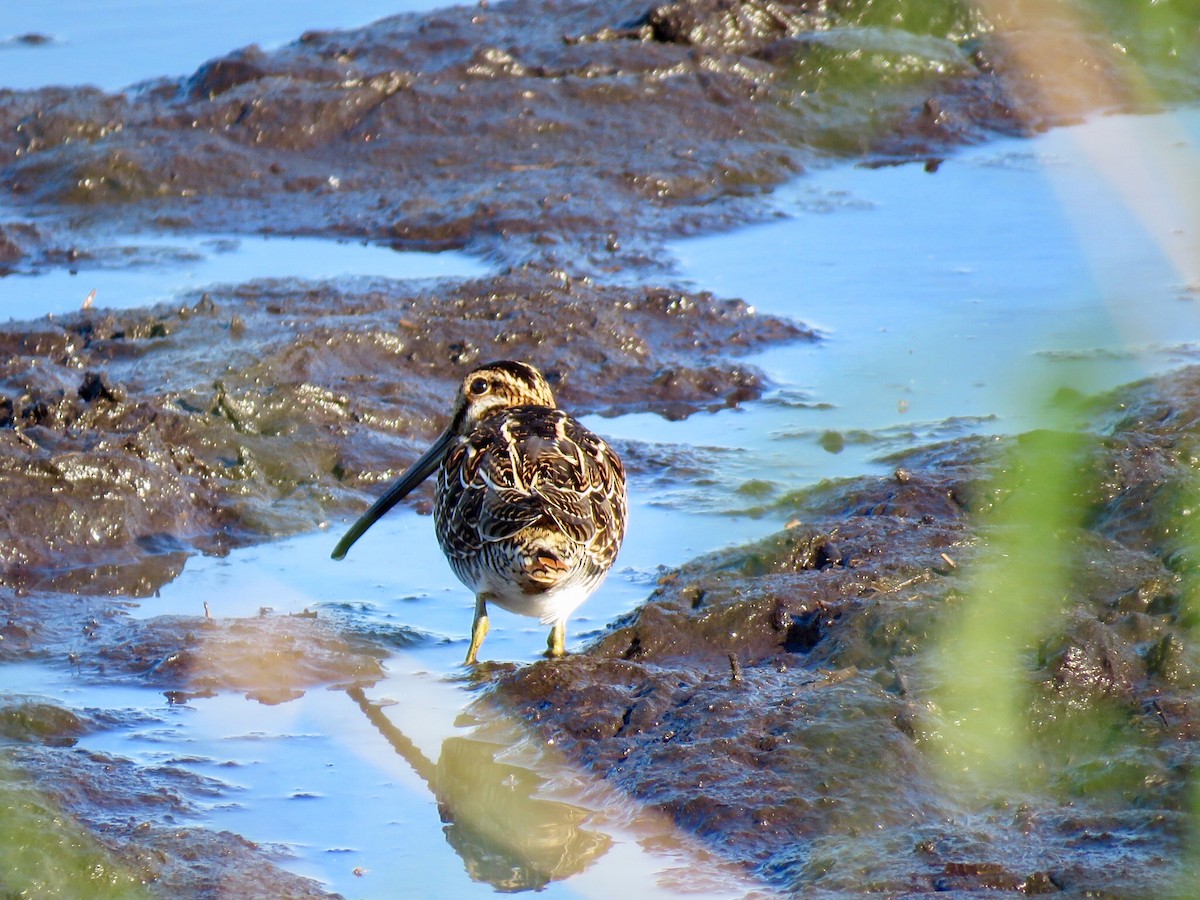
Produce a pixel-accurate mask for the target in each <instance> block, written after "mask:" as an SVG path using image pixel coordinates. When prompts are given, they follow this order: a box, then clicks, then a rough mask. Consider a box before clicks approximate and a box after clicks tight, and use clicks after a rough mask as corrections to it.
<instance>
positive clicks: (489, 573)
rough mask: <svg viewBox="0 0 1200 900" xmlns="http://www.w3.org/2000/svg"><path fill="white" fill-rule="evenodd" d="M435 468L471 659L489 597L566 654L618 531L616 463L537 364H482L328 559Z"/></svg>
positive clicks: (620, 475) (621, 515) (622, 501)
mask: <svg viewBox="0 0 1200 900" xmlns="http://www.w3.org/2000/svg"><path fill="white" fill-rule="evenodd" d="M435 469H437V473H438V477H437V489H436V491H435V495H434V507H433V518H434V522H435V524H436V526H437V538H438V543H439V544H441V545H442V551H443V552H444V553H445V554H446V558H447V559H448V560H449V561H450V567H451V568H452V569H453V570H454V574H455V575H457V576H458V578H459V580H460V581H462V583H463V584H465V585H466V586H467V587H469V588H471V590H473V591H474V592H475V621H474V624H473V625H472V627H471V646H470V648H469V649H468V650H467V660H466V661H467V663H468V664H470V663H474V662H475V657H476V654H477V653H478V652H479V646H480V644H482V643H483V639H484V637H485V636H486V635H487V632H488V615H487V604H488V602H489V601H490V602H494V603H496V604H498V605H500V606H502V607H503V608H504V609H507V610H509V611H510V612H515V613H520V614H521V615H525V616H537V617H538V618H539V619H541V620H542V623H543V624H545V625H551V626H552V628H551V630H550V639H549V641H548V642H547V647H548V653H549V655H550V656H562V654H563V652H564V642H565V640H566V622H567V617H568V616H570V614H571V613H572V612H573V611H574V610H575V608H576V607H578V606H579V604H581V603H582V602H583V601H584V600H586V599H587V598H588V597H589V596H590V595H591V593H592V592H593V591H594V590H596V588H597V587H599V586H600V582H602V581H603V580H604V576H605V575H606V574H607V573H608V570H609V567H610V566H612V563H613V559H615V558H616V555H617V550H618V549H619V548H620V546H621V539H622V538H623V537H624V535H625V518H626V496H625V470H624V468H623V467H622V466H621V460H620V459H619V458H618V457H617V455H616V454H615V453H614V452H613V451H612V448H611V447H609V446H608V444H606V443H605V442H604V441H603V440H601V439H600V438H598V437H597V436H596V435H594V434H592V433H591V432H590V431H588V430H587V429H586V428H584V427H583V426H582V425H580V424H579V423H578V422H576V421H575V420H574V419H572V418H571V417H570V416H568V415H567V414H566V413H565V412H563V411H562V410H560V409H558V408H556V407H555V405H554V397H553V395H552V394H551V393H550V386H549V385H548V384H547V383H546V379H545V378H543V377H542V374H541V372H539V371H538V370H537V369H535V368H534V367H533V366H529V365H526V364H525V363H520V362H511V361H503V362H494V363H489V364H488V365H485V366H480V367H479V368H477V369H475V370H474V371H473V372H471V373H470V374H469V375H467V377H466V378H464V379H463V382H462V385H461V386H460V387H459V390H458V396H457V397H456V399H455V402H454V414H453V416H452V417H451V419H450V425H449V427H447V428H446V430H445V431H444V432H443V433H442V435H441V436H440V437H439V438H438V439H437V440H436V441H434V442H433V446H432V447H430V448H429V449H428V450H426V451H425V454H424V455H423V456H422V457H421V458H420V459H418V460H417V461H416V462H415V463H414V464H413V465H412V467H411V468H410V469H409V470H408V471H407V472H405V473H404V474H403V475H401V476H400V478H399V479H398V480H397V481H396V483H395V484H393V485H392V486H391V487H390V488H388V490H387V492H386V493H384V495H383V496H382V497H380V498H379V499H378V500H376V501H375V503H374V504H373V505H372V506H371V508H370V509H368V510H367V511H366V512H365V513H363V515H362V517H361V518H360V519H359V520H358V521H357V522H355V523H354V524H353V525H352V526H351V527H350V530H349V531H347V532H346V534H345V536H344V537H343V538H342V539H341V541H340V542H338V545H337V547H336V548H334V551H333V558H334V559H341V558H342V557H343V556H345V555H346V551H347V550H349V549H350V546H351V545H352V544H353V543H354V542H355V541H357V540H358V539H359V538H360V537H362V535H363V532H365V531H366V530H367V529H368V528H370V527H371V526H372V525H373V524H374V523H375V521H376V520H377V519H379V517H380V516H382V515H383V514H384V513H385V512H387V511H388V510H389V509H391V508H392V507H393V506H395V505H396V503H398V502H399V501H400V500H401V499H402V498H403V497H404V496H405V495H407V494H408V493H409V492H410V491H412V490H413V488H415V487H416V486H417V485H419V484H420V483H421V482H422V481H424V480H425V479H426V478H428V477H429V476H430V475H431V474H433V471H434V470H435Z"/></svg>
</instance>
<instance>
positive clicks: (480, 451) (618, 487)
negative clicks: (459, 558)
mask: <svg viewBox="0 0 1200 900" xmlns="http://www.w3.org/2000/svg"><path fill="white" fill-rule="evenodd" d="M439 477H440V483H439V487H438V492H437V494H438V502H439V505H440V506H441V507H442V510H441V514H440V515H439V516H438V518H439V521H440V523H441V528H442V530H443V531H444V532H445V534H444V535H443V539H442V544H443V546H444V547H446V548H447V552H448V553H450V552H452V551H451V549H450V548H454V550H453V552H455V553H461V554H462V555H464V556H465V555H469V554H471V553H475V552H477V551H478V550H479V549H480V547H481V545H482V542H487V541H503V540H507V539H509V538H513V537H514V536H516V535H517V534H518V532H520V531H522V530H523V529H525V528H528V527H530V526H536V525H539V524H540V525H542V526H544V527H546V528H547V529H553V530H554V531H556V532H559V533H560V534H562V535H563V536H564V537H566V538H568V539H570V540H571V541H573V542H574V543H576V544H579V545H581V546H582V547H584V548H585V549H586V550H587V552H588V554H589V555H591V556H593V557H594V558H595V560H596V562H597V563H598V564H599V565H600V566H602V567H607V566H608V565H609V564H610V563H611V562H612V558H613V557H614V556H615V555H616V551H617V548H618V547H619V546H620V543H621V538H622V537H623V532H624V525H625V503H626V500H625V473H624V470H623V469H622V467H621V462H620V460H619V459H618V458H617V456H616V454H615V453H613V452H612V450H611V449H610V448H609V447H608V445H607V444H606V443H605V442H604V441H603V440H601V439H600V438H599V437H597V436H596V435H594V434H592V433H591V432H590V431H588V430H587V429H586V428H584V427H583V426H582V425H580V424H579V423H578V422H576V421H575V420H574V419H572V418H571V417H570V416H568V415H567V414H566V413H564V412H562V411H561V410H557V409H551V408H548V407H513V408H511V409H508V410H506V411H504V412H503V413H501V414H498V415H496V416H494V417H492V418H491V419H489V420H486V421H485V422H483V423H481V424H480V427H478V428H477V429H476V430H475V431H474V432H473V433H472V434H471V435H470V436H469V437H467V438H464V439H463V440H462V441H461V442H460V443H459V444H457V445H456V446H454V447H453V448H451V450H450V453H449V454H448V455H447V457H446V461H445V463H444V464H443V467H442V470H441V474H440V476H439Z"/></svg>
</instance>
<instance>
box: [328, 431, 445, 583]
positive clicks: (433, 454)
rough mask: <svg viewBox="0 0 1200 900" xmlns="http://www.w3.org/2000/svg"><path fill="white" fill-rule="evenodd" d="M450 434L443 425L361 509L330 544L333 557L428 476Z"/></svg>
mask: <svg viewBox="0 0 1200 900" xmlns="http://www.w3.org/2000/svg"><path fill="white" fill-rule="evenodd" d="M453 436H454V430H453V429H452V428H448V429H446V431H445V432H443V433H442V435H441V436H440V437H439V438H438V439H437V440H436V441H434V442H433V446H432V447H430V448H429V449H428V450H426V451H425V453H424V455H423V456H422V457H421V458H420V459H418V460H417V461H416V462H415V463H413V464H412V466H411V467H410V468H409V470H408V471H407V472H405V473H404V474H403V475H401V476H400V477H399V478H397V479H396V482H395V484H393V485H392V486H391V487H390V488H388V489H387V491H386V492H385V493H384V494H383V496H382V497H380V498H379V499H378V500H376V501H375V502H374V503H372V504H371V508H370V509H368V510H367V511H366V512H365V513H363V514H362V515H361V516H360V517H359V519H358V521H357V522H355V523H354V524H353V525H351V526H350V530H349V531H347V532H346V533H345V534H344V535H343V536H342V539H341V540H340V541H338V545H337V546H336V547H334V548H333V554H332V556H333V558H334V559H342V558H343V557H344V556H345V555H346V551H347V550H349V549H350V548H351V547H352V546H353V545H354V542H355V541H357V540H358V539H359V538H360V537H362V536H363V534H364V532H366V530H367V529H368V528H370V527H371V526H372V525H374V524H375V523H376V522H377V521H378V520H379V518H380V517H381V516H382V515H383V514H384V513H386V512H387V511H388V510H389V509H391V508H392V507H393V506H395V505H396V504H397V503H399V502H400V501H401V500H403V499H404V498H405V497H407V496H408V495H409V494H410V493H411V492H412V490H413V489H414V488H415V487H417V485H419V484H420V483H421V482H422V481H424V480H425V479H426V478H428V477H429V476H430V475H431V474H432V473H433V470H434V469H436V468H437V467H438V464H439V463H441V461H442V458H443V457H444V456H445V455H446V448H447V447H449V446H450V439H451V438H452V437H453Z"/></svg>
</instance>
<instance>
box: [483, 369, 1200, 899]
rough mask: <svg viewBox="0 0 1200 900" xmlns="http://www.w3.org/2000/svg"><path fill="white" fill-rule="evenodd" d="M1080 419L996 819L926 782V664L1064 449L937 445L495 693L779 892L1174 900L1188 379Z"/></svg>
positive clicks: (929, 685)
mask: <svg viewBox="0 0 1200 900" xmlns="http://www.w3.org/2000/svg"><path fill="white" fill-rule="evenodd" d="M1089 421H1090V422H1091V424H1092V425H1093V426H1094V430H1091V431H1083V432H1078V433H1076V434H1075V435H1074V436H1073V437H1071V438H1070V439H1069V440H1067V441H1066V443H1067V444H1068V445H1074V449H1075V452H1076V453H1077V454H1078V459H1079V460H1080V462H1079V475H1078V477H1077V480H1076V481H1074V482H1073V483H1072V488H1071V490H1070V491H1069V493H1068V495H1067V498H1066V500H1065V502H1066V503H1067V504H1068V506H1071V507H1072V508H1073V509H1072V512H1073V518H1074V520H1075V521H1077V522H1078V525H1076V526H1074V527H1071V528H1068V529H1067V530H1066V531H1065V533H1063V534H1062V535H1061V537H1060V538H1059V539H1058V541H1057V542H1056V543H1054V544H1053V545H1051V546H1049V547H1047V548H1046V552H1047V553H1053V554H1055V561H1059V559H1060V558H1061V560H1063V561H1064V565H1065V567H1066V570H1067V572H1068V576H1069V577H1068V579H1067V582H1066V586H1065V588H1064V594H1063V597H1062V599H1061V609H1060V610H1059V611H1058V612H1057V613H1056V614H1054V615H1051V616H1049V617H1048V619H1047V622H1046V624H1045V625H1044V626H1043V627H1042V628H1041V629H1039V630H1038V632H1037V634H1036V636H1035V637H1033V638H1032V639H1031V641H1030V643H1029V645H1028V646H1027V647H1026V648H1025V654H1024V658H1025V660H1026V663H1027V669H1026V677H1027V686H1028V698H1027V705H1026V707H1025V708H1024V710H1023V717H1024V721H1023V724H1022V726H1021V727H1022V728H1023V732H1024V736H1023V740H1024V741H1025V742H1026V745H1025V747H1024V750H1023V752H1027V753H1029V754H1031V759H1035V760H1037V761H1036V762H1028V763H1025V764H1024V765H1023V766H1022V767H1020V768H1019V769H1018V775H1017V776H1016V777H1014V778H1013V779H1012V782H1011V784H1009V785H1008V786H1007V787H1006V788H1005V789H1003V790H1002V791H1001V792H1000V796H997V795H996V794H995V793H992V792H990V791H989V790H986V789H983V788H980V787H979V783H978V782H972V781H971V780H970V779H968V783H967V786H966V787H964V786H962V785H961V784H958V785H957V786H955V785H956V782H955V781H954V780H953V779H948V778H947V777H945V770H944V769H942V768H941V767H940V766H939V760H943V759H945V756H944V754H946V753H948V752H949V751H948V750H947V748H946V746H945V744H944V743H943V739H942V734H941V733H942V731H943V729H944V728H946V727H947V723H946V722H944V721H943V720H942V718H941V717H942V716H943V715H945V714H946V713H945V712H944V711H943V709H942V707H941V705H940V703H941V700H940V699H939V698H940V697H941V696H942V695H941V694H940V693H939V689H938V684H939V679H940V678H942V677H943V676H941V675H939V674H938V672H937V669H936V667H935V666H934V665H933V662H932V661H933V659H934V658H935V655H936V652H937V642H938V636H939V635H940V634H943V633H944V629H945V627H946V625H947V623H948V622H949V621H951V620H953V619H954V617H955V616H956V615H957V614H958V612H959V611H960V610H961V609H962V608H963V606H964V604H965V603H967V602H968V598H969V597H970V596H971V594H972V591H973V590H974V589H975V588H974V587H973V585H977V573H978V572H979V571H980V569H981V567H982V566H983V565H985V564H986V563H987V561H988V559H989V554H990V553H991V552H992V551H991V549H990V548H991V547H992V546H993V545H994V543H995V542H996V541H997V540H1004V534H1003V531H1004V529H1005V528H1011V527H1013V526H1012V525H1011V524H1009V525H1005V524H1000V523H1001V522H1002V521H1003V519H1004V511H1005V509H1006V507H1007V506H1008V505H1009V504H1011V503H1012V502H1014V500H1013V498H1014V497H1018V496H1020V495H1021V493H1022V491H1028V490H1035V489H1038V484H1037V482H1036V480H1031V479H1032V478H1033V476H1032V475H1031V474H1030V472H1029V471H1027V466H1026V463H1025V462H1023V460H1026V459H1028V453H1029V452H1030V451H1033V452H1036V451H1037V449H1038V447H1039V446H1041V445H1043V444H1044V443H1045V442H1047V441H1059V443H1061V439H1060V438H1059V437H1058V436H1054V435H1050V434H1039V433H1035V434H1030V435H1026V436H1023V437H1021V438H1020V439H1018V440H1015V441H1002V440H993V439H986V440H985V439H973V440H967V441H961V442H955V443H952V444H948V445H943V446H940V447H937V448H933V449H931V450H927V451H918V452H915V453H912V454H910V455H908V456H907V457H905V458H903V459H900V460H898V461H897V463H898V466H897V469H896V472H895V474H894V475H893V476H892V477H889V478H862V479H856V480H853V481H849V482H845V483H841V484H836V485H826V486H823V487H820V488H817V489H815V490H813V491H810V492H808V493H807V494H806V495H804V496H803V497H802V498H800V499H799V500H797V501H795V503H796V504H797V508H798V510H799V515H798V518H797V524H795V526H794V527H792V528H790V529H788V530H786V531H784V532H781V533H779V534H777V535H775V536H773V537H770V538H768V539H766V540H764V541H762V542H759V543H757V544H753V545H751V546H747V547H742V548H738V549H734V550H728V551H722V552H719V553H716V554H714V555H711V556H708V557H703V558H701V559H698V560H696V561H694V562H692V563H689V564H688V565H686V566H683V567H682V568H680V569H679V570H677V571H674V572H671V573H669V574H668V575H667V576H665V577H664V578H663V580H662V584H661V586H660V587H659V589H658V590H657V591H656V592H655V593H654V595H653V596H652V597H651V598H650V599H649V600H648V601H647V603H646V604H645V605H644V606H642V607H641V608H639V609H638V610H636V611H635V612H634V613H632V614H630V615H629V616H628V617H627V618H626V619H625V620H624V621H620V622H618V623H616V624H615V625H614V626H613V627H612V628H611V629H610V631H609V632H608V633H607V634H605V635H604V636H603V637H602V638H600V639H599V640H598V641H597V642H596V643H594V644H593V645H592V646H591V647H590V648H588V650H587V651H585V652H584V653H582V654H580V655H579V656H576V657H574V658H570V659H566V660H563V661H556V662H553V663H543V664H538V665H536V666H532V667H528V668H526V669H522V670H517V671H514V672H510V673H507V674H504V675H502V676H501V677H500V678H499V680H498V682H497V684H496V686H495V691H494V692H495V694H496V695H497V696H498V697H499V698H500V699H501V701H502V702H504V703H506V704H507V705H509V706H510V707H511V708H513V709H515V710H516V711H517V712H518V713H519V714H520V715H521V716H523V717H524V718H525V719H526V720H527V721H528V722H530V723H532V724H533V726H534V727H535V728H537V729H538V730H539V731H540V732H541V734H542V736H543V737H544V738H546V739H550V740H552V741H553V742H554V743H555V744H556V745H557V746H558V747H560V748H562V749H564V750H566V751H567V752H568V753H569V754H570V755H572V756H573V757H574V758H576V759H578V760H580V761H581V762H582V763H583V764H585V765H587V766H588V767H590V768H592V769H594V770H595V771H597V772H599V773H600V774H602V775H604V776H605V777H606V778H607V779H609V780H610V781H612V782H613V783H614V784H616V785H617V786H619V787H621V788H622V789H624V790H626V791H628V792H629V793H630V794H631V795H633V796H634V797H636V798H638V799H639V800H640V801H642V802H644V803H648V804H650V805H652V806H655V807H660V808H662V809H664V810H666V811H668V812H669V813H670V814H671V815H672V816H673V817H674V819H675V821H676V822H677V823H678V824H679V825H680V827H682V828H684V829H687V830H688V831H691V832H694V833H695V834H698V835H700V836H701V837H703V838H705V839H707V840H708V841H710V842H711V845H712V846H713V847H715V848H719V850H720V852H722V853H726V854H728V855H729V857H730V858H732V859H734V860H739V861H745V862H748V863H749V865H751V867H752V868H753V870H754V871H755V872H756V873H757V874H758V875H759V876H761V877H762V878H763V879H765V880H766V881H767V882H769V883H771V884H774V885H778V886H782V887H785V888H787V889H789V890H793V891H799V892H801V893H808V892H810V891H815V890H829V891H833V892H850V893H855V892H859V891H862V890H865V889H869V890H872V891H881V892H889V893H894V892H902V893H903V892H913V893H925V892H933V891H944V890H959V891H978V890H1007V891H1013V892H1024V893H1044V892H1058V891H1067V892H1069V893H1073V894H1079V893H1084V892H1090V893H1091V894H1096V895H1100V894H1103V895H1105V896H1134V895H1136V896H1143V895H1148V894H1150V893H1153V892H1155V891H1159V890H1163V889H1166V888H1169V887H1171V885H1172V884H1173V883H1174V881H1173V879H1175V878H1177V877H1179V876H1180V875H1181V874H1182V870H1181V869H1180V868H1179V866H1177V865H1176V864H1175V863H1173V862H1169V861H1171V860H1179V859H1181V854H1182V853H1183V849H1182V848H1183V846H1184V843H1183V842H1184V840H1185V838H1186V835H1187V834H1188V833H1189V825H1188V820H1189V811H1190V809H1191V801H1190V796H1191V793H1190V791H1191V788H1190V780H1191V779H1190V775H1189V773H1190V772H1192V771H1194V769H1195V767H1196V765H1197V763H1198V762H1200V759H1198V758H1197V747H1198V745H1197V743H1196V735H1197V734H1198V733H1200V719H1197V714H1196V710H1197V709H1200V669H1198V668H1197V662H1196V660H1197V653H1196V642H1195V635H1194V633H1193V628H1194V625H1193V615H1192V613H1191V612H1189V605H1188V597H1189V596H1191V595H1192V593H1193V592H1194V590H1195V587H1196V578H1197V577H1198V574H1200V570H1198V569H1197V566H1196V558H1197V556H1196V550H1195V542H1194V534H1195V532H1194V529H1189V528H1187V527H1185V526H1186V522H1187V511H1188V510H1190V509H1192V508H1193V505H1194V503H1195V501H1196V498H1197V496H1200V494H1198V492H1197V486H1196V479H1195V474H1194V460H1195V458H1196V450H1197V443H1196V441H1197V439H1196V434H1197V425H1198V424H1200V369H1188V370H1185V371H1184V372H1182V373H1179V374H1177V375H1174V376H1171V377H1167V378H1164V379H1160V380H1156V381H1152V382H1148V383H1146V384H1143V385H1138V386H1135V387H1133V388H1131V389H1127V390H1124V391H1122V392H1120V393H1119V394H1117V395H1115V396H1114V397H1110V398H1106V399H1105V400H1104V401H1103V402H1102V403H1101V404H1100V405H1099V412H1097V413H1093V414H1091V416H1090V420H1089ZM1047 563H1048V564H1050V563H1051V560H1047ZM990 602H997V603H1003V602H1005V598H1004V597H993V598H991V601H990ZM1056 602H1057V601H1056ZM961 674H963V673H960V675H961ZM980 702H983V703H986V702H987V701H986V699H982V698H981V700H980ZM959 766H963V767H965V768H966V769H967V770H968V771H969V769H970V762H969V760H968V759H958V760H957V761H956V762H954V761H952V762H951V768H957V767H959ZM1085 850H1086V852H1085ZM1181 883H1182V882H1181Z"/></svg>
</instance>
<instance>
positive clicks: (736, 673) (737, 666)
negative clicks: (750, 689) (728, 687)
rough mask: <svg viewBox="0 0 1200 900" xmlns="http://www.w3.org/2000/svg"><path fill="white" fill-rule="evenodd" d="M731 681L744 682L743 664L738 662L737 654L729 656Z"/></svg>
mask: <svg viewBox="0 0 1200 900" xmlns="http://www.w3.org/2000/svg"><path fill="white" fill-rule="evenodd" d="M729 680H730V681H741V680H742V664H741V663H740V662H738V658H737V654H736V653H730V654H729Z"/></svg>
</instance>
